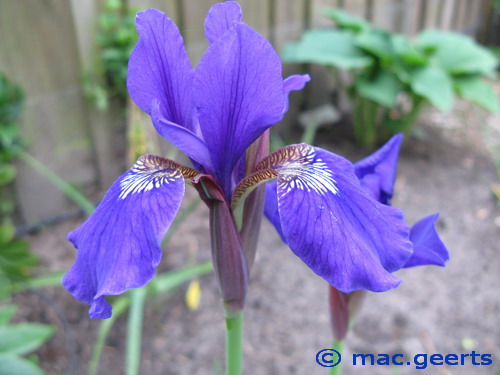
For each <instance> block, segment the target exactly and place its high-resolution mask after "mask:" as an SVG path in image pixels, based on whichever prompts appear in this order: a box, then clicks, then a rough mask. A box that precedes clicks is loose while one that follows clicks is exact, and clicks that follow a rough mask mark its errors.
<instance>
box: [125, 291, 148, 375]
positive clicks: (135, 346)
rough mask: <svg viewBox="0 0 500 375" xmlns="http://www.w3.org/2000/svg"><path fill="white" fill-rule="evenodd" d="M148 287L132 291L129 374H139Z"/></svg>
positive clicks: (129, 326) (127, 371)
mask: <svg viewBox="0 0 500 375" xmlns="http://www.w3.org/2000/svg"><path fill="white" fill-rule="evenodd" d="M146 293H147V291H146V289H145V288H139V289H134V290H133V291H132V292H131V302H130V312H129V316H128V327H127V356H126V358H125V367H126V372H125V373H126V374H127V375H138V374H139V366H140V362H141V338H142V323H143V321H144V304H145V302H146Z"/></svg>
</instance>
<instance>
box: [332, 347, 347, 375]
mask: <svg viewBox="0 0 500 375" xmlns="http://www.w3.org/2000/svg"><path fill="white" fill-rule="evenodd" d="M332 349H335V350H336V351H338V352H339V353H340V355H342V354H343V350H344V342H343V341H337V340H335V339H334V340H333V343H332ZM341 374H342V361H341V362H340V363H339V364H338V365H337V366H335V367H330V375H341Z"/></svg>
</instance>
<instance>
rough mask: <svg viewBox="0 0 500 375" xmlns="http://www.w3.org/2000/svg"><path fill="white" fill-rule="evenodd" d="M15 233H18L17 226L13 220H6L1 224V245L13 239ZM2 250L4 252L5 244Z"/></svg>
mask: <svg viewBox="0 0 500 375" xmlns="http://www.w3.org/2000/svg"><path fill="white" fill-rule="evenodd" d="M15 233H16V228H15V227H14V224H12V222H10V221H9V220H6V221H4V222H3V223H2V224H1V225H0V245H3V244H6V243H8V242H10V241H12V239H13V238H14V234H15ZM2 252H3V246H2ZM0 255H1V253H0Z"/></svg>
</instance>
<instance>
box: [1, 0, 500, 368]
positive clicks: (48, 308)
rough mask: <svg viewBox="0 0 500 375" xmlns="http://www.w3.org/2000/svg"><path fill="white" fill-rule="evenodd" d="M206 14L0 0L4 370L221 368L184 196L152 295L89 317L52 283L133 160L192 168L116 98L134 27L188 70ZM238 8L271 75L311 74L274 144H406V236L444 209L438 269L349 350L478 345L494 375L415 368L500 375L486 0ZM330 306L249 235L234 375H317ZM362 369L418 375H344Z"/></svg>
mask: <svg viewBox="0 0 500 375" xmlns="http://www.w3.org/2000/svg"><path fill="white" fill-rule="evenodd" d="M214 3H216V2H215V1H208V0H85V1H77V0H0V35H1V37H0V51H1V52H0V146H1V149H0V194H1V195H0V219H1V222H0V225H1V226H0V283H1V285H0V375H14V374H25V375H30V374H43V373H48V374H124V373H127V374H137V373H139V374H146V375H147V374H160V373H161V374H212V373H217V371H220V367H221V363H223V342H224V340H223V324H222V309H221V308H220V303H219V300H218V295H217V293H218V292H217V289H216V286H215V283H214V281H213V278H212V275H211V274H210V272H211V268H210V265H209V264H207V263H206V262H207V261H208V260H209V259H210V250H209V241H208V229H207V226H208V225H207V223H208V221H207V218H208V216H207V210H206V208H205V207H204V206H202V205H201V204H200V201H199V199H198V198H197V197H196V195H195V194H194V192H193V191H190V192H188V193H187V195H186V199H185V201H184V203H183V206H182V209H181V215H179V219H178V220H177V221H176V223H175V224H174V225H173V227H172V230H171V232H170V233H169V235H168V236H167V237H168V238H166V240H165V243H167V242H168V246H167V247H166V250H165V256H164V260H163V261H162V264H161V265H160V269H159V274H160V276H159V277H158V278H157V282H156V283H154V285H152V286H150V287H148V288H145V289H144V290H145V291H144V292H143V293H142V294H141V292H139V293H137V292H135V294H134V293H127V294H126V295H125V296H123V297H116V298H114V299H112V301H113V306H114V310H115V317H116V318H115V319H114V320H112V321H107V322H106V323H104V324H102V323H101V322H99V321H90V320H89V319H88V317H87V307H86V306H83V305H82V304H80V303H78V302H76V301H74V300H73V299H72V298H71V297H70V295H69V294H68V293H67V292H66V291H65V290H64V289H63V288H62V287H60V286H59V283H60V279H61V275H62V273H63V272H64V271H65V270H67V269H68V268H69V267H70V266H71V264H72V263H73V261H74V257H75V251H74V249H72V247H71V245H70V244H69V243H67V241H66V240H65V236H66V233H67V232H68V231H70V230H71V229H73V228H75V227H76V226H78V224H79V223H81V222H82V221H83V220H84V218H85V217H86V215H88V214H89V213H91V212H92V210H93V208H94V207H95V205H96V204H97V203H98V202H99V199H100V198H101V197H102V196H103V194H104V193H105V191H106V189H107V188H108V187H109V186H110V185H111V184H112V182H113V181H114V180H115V179H116V178H117V177H118V176H119V175H120V174H121V173H123V172H124V171H125V170H126V169H128V168H129V166H130V165H131V164H132V163H133V162H134V161H135V159H136V157H137V156H139V155H141V154H144V153H147V152H151V153H156V154H161V155H163V156H168V157H170V158H178V159H179V160H184V161H185V162H187V161H186V159H183V156H182V155H178V154H177V152H176V151H175V149H174V148H173V147H172V146H171V145H169V144H168V142H166V141H164V140H162V139H160V138H159V136H158V135H157V134H156V133H155V132H154V129H153V128H152V126H151V124H150V120H149V118H148V116H146V115H144V114H143V113H141V111H140V110H139V109H138V108H136V107H135V105H134V104H133V103H132V102H131V101H130V99H129V97H128V94H127V91H126V84H125V82H126V75H127V61H128V56H129V54H130V52H131V50H132V48H133V46H134V45H135V43H136V41H137V33H136V30H135V25H134V18H135V13H136V12H137V11H139V10H143V9H147V8H151V7H153V8H158V9H160V10H163V11H164V12H166V13H167V14H168V15H169V17H170V18H172V19H173V20H174V21H175V22H176V23H177V25H178V26H179V28H180V30H181V33H182V34H183V36H184V41H185V44H186V47H187V50H188V53H189V56H190V58H191V61H192V63H193V65H194V66H196V64H197V62H198V61H199V59H200V58H201V56H202V54H203V52H204V50H205V49H206V47H207V43H206V40H205V38H204V28H203V22H204V18H205V15H206V13H207V11H208V9H209V8H210V6H211V5H213V4H214ZM239 3H240V5H241V7H242V9H243V15H244V22H246V23H247V24H249V25H250V26H251V27H253V28H254V29H256V30H257V31H259V32H260V33H261V34H263V35H264V36H265V37H266V38H268V39H269V40H270V41H271V43H272V44H273V45H274V46H275V48H276V50H277V51H278V52H279V53H280V54H281V56H282V58H283V60H284V64H285V65H284V76H286V75H289V74H295V73H309V74H310V75H311V77H312V80H311V82H310V83H309V84H308V86H307V87H306V89H304V90H303V91H301V92H298V93H293V94H292V96H291V104H290V110H289V112H288V114H287V115H286V117H285V119H284V120H283V121H282V122H281V123H280V124H278V125H276V126H275V127H274V128H273V131H272V140H271V145H272V147H273V148H277V147H280V146H282V145H285V144H289V143H296V142H300V141H306V142H310V143H314V144H317V145H319V146H321V147H324V148H326V149H329V150H331V151H334V152H336V153H339V154H341V155H344V156H346V157H348V158H350V159H351V160H352V161H356V160H359V159H360V158H362V157H365V156H367V155H368V154H369V153H371V152H373V151H374V150H375V149H376V148H377V146H380V145H381V144H383V143H384V141H386V140H387V139H388V138H389V137H390V135H391V134H394V133H396V132H401V131H402V132H405V134H406V140H405V144H404V149H403V152H402V156H401V161H400V168H399V178H398V180H397V184H396V191H397V195H396V199H395V202H394V204H395V205H397V206H400V207H402V208H403V209H404V210H405V212H406V213H407V219H408V221H409V222H410V223H414V222H415V221H417V220H418V219H419V218H421V217H423V216H425V215H428V214H431V213H434V212H436V211H439V212H441V220H440V228H439V229H440V233H441V234H442V237H443V239H444V241H445V243H446V244H447V246H448V248H449V249H450V251H451V257H452V260H451V261H450V264H449V265H448V266H447V267H446V268H445V269H437V268H425V269H418V270H411V271H409V272H407V270H405V271H403V272H402V273H401V277H402V278H403V279H404V280H405V283H404V284H403V285H402V286H401V287H400V288H398V289H397V290H395V291H391V292H388V293H385V294H383V295H375V294H373V295H370V296H369V297H368V298H367V300H368V301H367V303H366V306H365V308H364V311H363V312H362V313H361V316H360V318H359V323H358V324H357V326H356V327H357V328H355V329H354V331H353V332H352V334H351V336H350V337H349V338H348V340H350V341H349V342H350V344H348V347H347V350H348V351H352V352H356V351H357V352H367V353H370V352H393V353H399V352H403V353H407V354H410V355H411V354H417V353H425V352H440V353H446V352H450V353H457V352H464V351H466V352H470V350H474V349H475V350H478V351H482V352H487V353H493V356H494V357H495V355H496V356H497V357H496V358H497V359H496V360H495V361H494V364H493V365H492V366H487V367H486V368H485V367H481V368H471V367H466V366H462V367H460V366H459V367H454V368H445V367H441V368H438V369H430V370H429V371H430V372H428V373H439V374H450V373H452V374H470V373H474V374H490V375H491V374H497V373H498V371H500V324H498V322H499V321H500V290H499V288H498V285H499V284H500V272H499V271H500V268H499V267H500V262H499V260H498V251H500V248H499V245H498V243H499V240H500V208H499V203H498V202H499V197H500V187H499V185H498V184H499V173H500V117H499V115H498V110H499V107H498V94H499V92H500V84H499V83H498V80H497V66H498V56H499V51H500V49H499V45H500V2H499V1H496V0H436V1H430V0H377V1H374V0H343V1H342V0H337V1H335V0H241V1H239ZM436 30H437V31H436ZM151 296H155V298H150V297H151ZM326 301H327V288H326V285H324V283H323V282H322V280H319V279H318V278H317V277H316V276H315V275H313V274H312V273H310V272H309V271H308V270H307V269H306V268H305V266H302V264H300V263H299V262H298V260H297V259H294V256H293V254H292V253H291V252H290V251H288V250H287V249H286V246H285V245H283V244H282V243H281V242H280V240H279V238H278V236H277V235H276V234H275V233H274V231H273V228H272V227H271V226H270V225H269V224H268V223H267V222H266V223H264V227H263V230H262V238H261V246H260V250H259V255H258V258H257V262H256V265H255V269H254V272H253V274H252V282H251V286H250V297H249V301H248V306H247V310H248V319H247V336H248V341H247V343H246V344H245V345H246V347H245V360H246V363H247V365H250V364H251V366H250V367H249V369H248V370H247V373H249V374H271V373H272V374H303V373H304V372H305V371H309V372H310V373H314V374H316V373H321V370H322V369H321V368H319V367H318V366H317V365H316V363H315V361H314V355H315V353H316V352H317V351H318V350H320V349H322V348H324V347H328V345H329V341H330V339H331V337H329V336H328V335H325V332H328V330H329V323H328V319H329V315H328V310H327V303H326ZM144 317H146V318H147V319H146V320H145V323H144V324H142V320H143V318H144ZM141 337H142V341H141V339H140V338H141ZM221 361H222V362H221ZM363 371H364V372H365V373H372V374H373V373H376V374H406V373H408V374H412V373H414V369H411V368H410V369H408V368H404V369H392V368H387V369H383V368H376V369H373V368H372V369H370V368H361V369H359V368H353V367H352V366H351V367H350V368H349V366H346V368H345V373H346V374H350V373H363ZM374 371H375V372H374Z"/></svg>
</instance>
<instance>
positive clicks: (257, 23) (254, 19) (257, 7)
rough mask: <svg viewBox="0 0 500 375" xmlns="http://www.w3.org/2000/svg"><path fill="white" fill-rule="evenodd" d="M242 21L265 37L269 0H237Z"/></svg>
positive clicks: (267, 27) (267, 34)
mask: <svg viewBox="0 0 500 375" xmlns="http://www.w3.org/2000/svg"><path fill="white" fill-rule="evenodd" d="M238 3H239V4H240V5H241V9H242V10H243V21H244V22H245V23H247V24H249V25H250V26H252V28H254V29H255V30H257V31H258V32H259V33H261V34H262V35H264V36H265V37H266V38H268V37H269V0H239V1H238Z"/></svg>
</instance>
